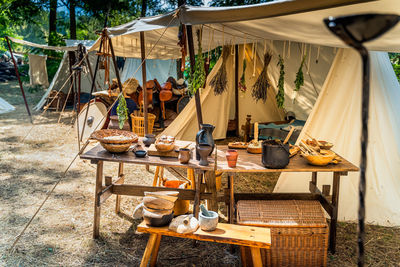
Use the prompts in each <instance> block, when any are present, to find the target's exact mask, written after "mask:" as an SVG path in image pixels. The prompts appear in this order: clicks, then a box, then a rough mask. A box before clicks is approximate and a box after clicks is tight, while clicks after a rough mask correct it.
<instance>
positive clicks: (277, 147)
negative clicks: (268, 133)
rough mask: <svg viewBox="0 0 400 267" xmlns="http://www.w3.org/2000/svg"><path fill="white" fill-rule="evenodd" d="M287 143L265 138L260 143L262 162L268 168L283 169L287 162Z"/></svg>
mask: <svg viewBox="0 0 400 267" xmlns="http://www.w3.org/2000/svg"><path fill="white" fill-rule="evenodd" d="M289 155H290V153H289V144H287V143H286V144H282V143H277V142H275V140H266V141H264V142H263V143H262V163H263V165H264V166H265V167H267V168H269V169H283V168H285V167H286V166H287V165H288V164H289Z"/></svg>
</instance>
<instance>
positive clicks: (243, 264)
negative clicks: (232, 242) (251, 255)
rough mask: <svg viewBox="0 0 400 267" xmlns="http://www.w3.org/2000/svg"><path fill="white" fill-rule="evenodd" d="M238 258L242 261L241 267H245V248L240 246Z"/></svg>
mask: <svg viewBox="0 0 400 267" xmlns="http://www.w3.org/2000/svg"><path fill="white" fill-rule="evenodd" d="M240 258H241V260H242V266H243V267H247V257H246V247H244V246H240Z"/></svg>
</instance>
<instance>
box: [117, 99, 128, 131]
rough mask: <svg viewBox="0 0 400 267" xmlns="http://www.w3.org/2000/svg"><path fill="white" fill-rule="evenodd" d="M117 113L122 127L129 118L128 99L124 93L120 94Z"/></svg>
mask: <svg viewBox="0 0 400 267" xmlns="http://www.w3.org/2000/svg"><path fill="white" fill-rule="evenodd" d="M117 115H118V124H119V128H120V129H122V128H123V127H124V124H125V122H126V121H127V120H128V107H127V106H126V100H125V97H124V95H123V94H120V96H119V99H118V106H117Z"/></svg>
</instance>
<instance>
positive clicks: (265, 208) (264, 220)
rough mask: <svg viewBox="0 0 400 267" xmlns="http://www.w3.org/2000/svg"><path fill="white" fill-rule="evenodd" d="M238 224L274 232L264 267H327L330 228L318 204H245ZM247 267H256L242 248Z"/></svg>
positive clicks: (239, 208)
mask: <svg viewBox="0 0 400 267" xmlns="http://www.w3.org/2000/svg"><path fill="white" fill-rule="evenodd" d="M237 223H238V224H241V225H254V226H265V227H268V228H270V229H271V249H269V250H265V249H264V250H262V258H263V265H264V266H291V267H292V266H326V264H327V254H328V238H329V228H328V224H327V222H326V218H325V216H324V212H323V210H322V207H321V205H320V203H319V202H318V201H308V200H241V201H239V202H238V203H237ZM241 256H242V263H243V266H252V262H251V254H250V251H249V249H248V248H245V247H242V248H241Z"/></svg>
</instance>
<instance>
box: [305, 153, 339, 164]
mask: <svg viewBox="0 0 400 267" xmlns="http://www.w3.org/2000/svg"><path fill="white" fill-rule="evenodd" d="M335 156H336V154H335V153H334V152H332V151H329V150H328V151H327V154H326V155H303V157H304V158H305V159H306V160H307V162H308V163H309V164H311V165H316V166H326V165H328V164H329V163H331V162H332V160H333V159H334V158H335Z"/></svg>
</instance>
